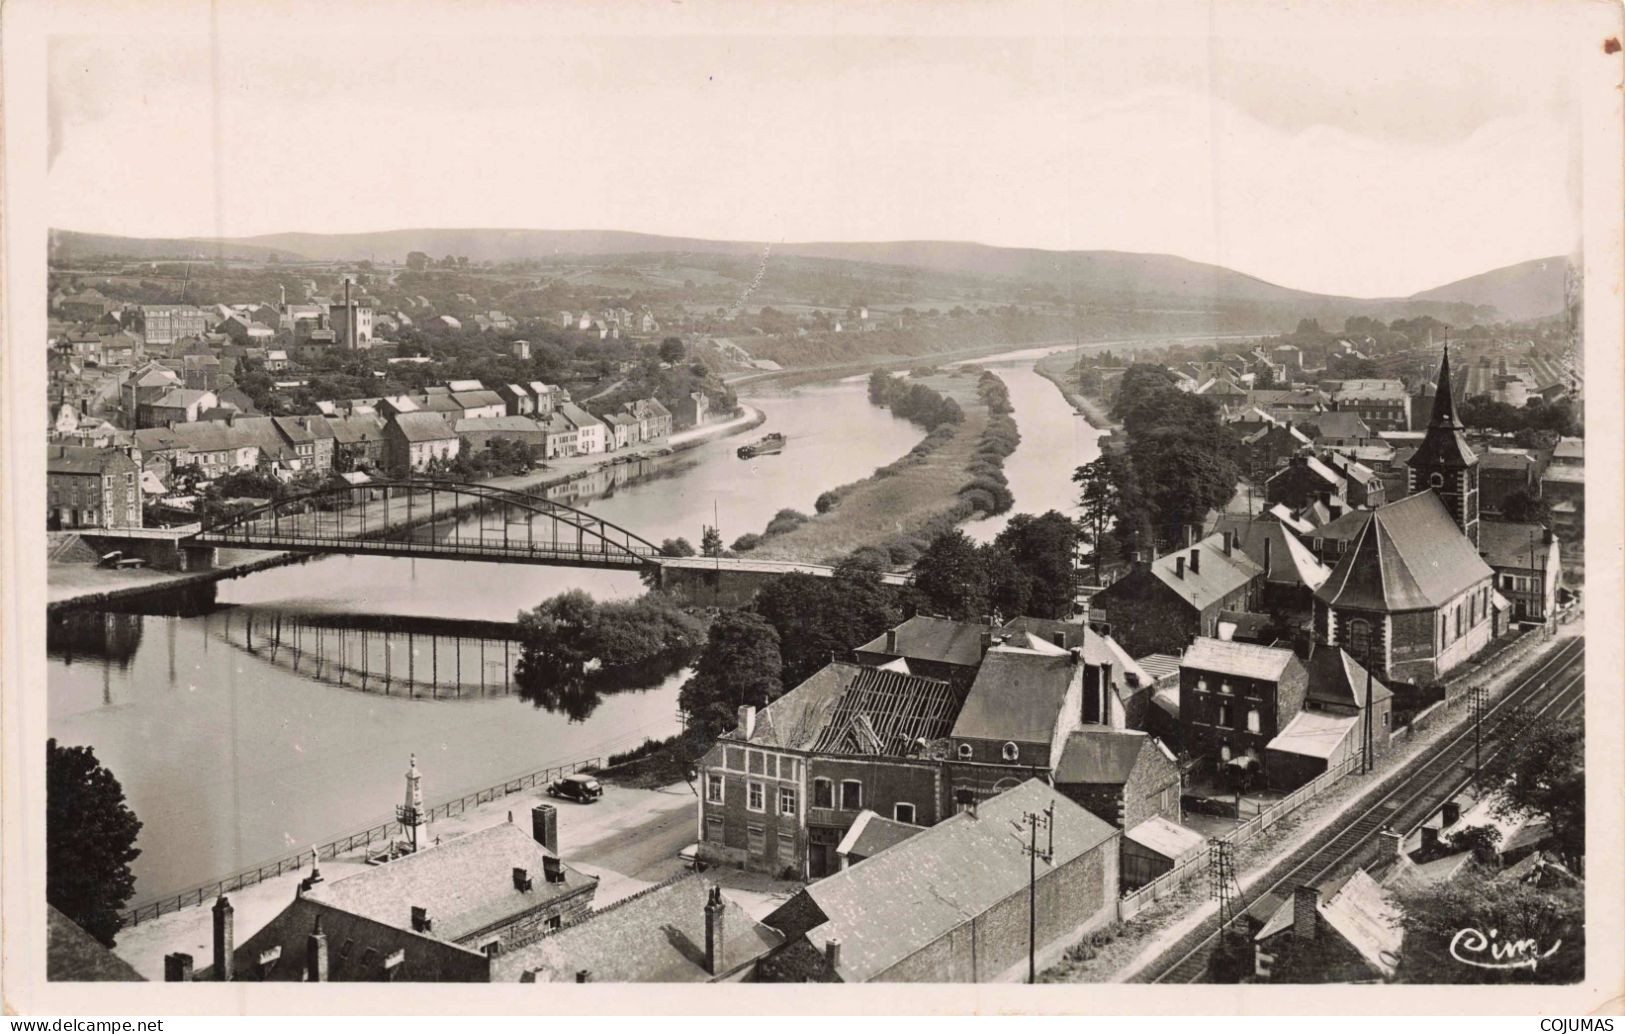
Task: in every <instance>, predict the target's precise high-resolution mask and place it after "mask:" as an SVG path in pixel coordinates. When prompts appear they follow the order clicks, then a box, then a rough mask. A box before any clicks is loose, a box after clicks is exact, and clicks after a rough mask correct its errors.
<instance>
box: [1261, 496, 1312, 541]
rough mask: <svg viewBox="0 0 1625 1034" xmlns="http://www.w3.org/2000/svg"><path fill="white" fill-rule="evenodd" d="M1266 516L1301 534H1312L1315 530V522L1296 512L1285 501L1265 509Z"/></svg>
mask: <svg viewBox="0 0 1625 1034" xmlns="http://www.w3.org/2000/svg"><path fill="white" fill-rule="evenodd" d="M1264 516H1265V517H1267V518H1269V519H1270V520H1272V521H1275V522H1277V523H1279V524H1281V525H1282V526H1283V527H1286V528H1288V529H1290V530H1292V531H1294V532H1297V533H1298V534H1299V535H1312V534H1314V531H1315V526H1314V524H1312V523H1311V522H1309V521H1306V520H1304V519H1303V518H1301V517H1299V516H1297V515H1296V514H1294V513H1293V512H1292V510H1291V509H1290V508H1288V506H1287V505H1286V504H1285V503H1276V504H1274V505H1273V506H1271V507H1270V508H1269V509H1268V510H1265V511H1264Z"/></svg>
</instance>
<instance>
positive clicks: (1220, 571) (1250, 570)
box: [1151, 535, 1264, 610]
mask: <svg viewBox="0 0 1625 1034" xmlns="http://www.w3.org/2000/svg"><path fill="white" fill-rule="evenodd" d="M1192 549H1195V550H1199V551H1200V555H1201V558H1202V562H1201V565H1200V567H1201V570H1199V571H1193V570H1191V565H1190V554H1191V550H1192ZM1179 557H1184V558H1185V561H1186V563H1185V573H1184V576H1183V577H1181V576H1178V575H1176V574H1174V568H1175V563H1174V561H1175V560H1176V559H1177V558H1179ZM1263 571H1264V569H1263V568H1262V567H1259V566H1258V564H1256V563H1254V562H1253V561H1252V560H1250V559H1249V558H1248V557H1247V554H1246V553H1243V552H1242V551H1240V550H1235V551H1233V552H1232V553H1231V555H1229V556H1226V555H1225V553H1224V546H1223V540H1222V539H1221V538H1220V537H1219V536H1217V535H1209V536H1208V537H1207V538H1205V539H1202V540H1201V541H1200V542H1198V543H1196V545H1194V546H1190V547H1187V548H1185V549H1181V550H1179V551H1178V552H1175V553H1169V554H1168V555H1167V556H1160V557H1158V558H1157V559H1156V560H1153V561H1152V562H1151V573H1152V574H1154V575H1155V576H1156V577H1157V579H1158V580H1159V581H1161V582H1162V584H1164V585H1166V586H1168V587H1169V588H1170V589H1172V590H1174V592H1176V593H1178V594H1179V595H1180V596H1181V597H1183V598H1184V599H1185V600H1186V602H1188V603H1189V604H1190V605H1191V606H1192V607H1195V608H1196V609H1197V610H1205V609H1207V607H1208V606H1210V605H1211V604H1213V603H1216V602H1217V601H1219V600H1221V599H1223V598H1224V597H1226V596H1228V595H1229V594H1230V593H1232V592H1235V591H1236V590H1237V589H1239V588H1241V587H1242V586H1244V585H1246V584H1247V583H1248V582H1250V581H1252V580H1253V579H1254V578H1256V577H1258V576H1259V575H1260V574H1262V573H1263Z"/></svg>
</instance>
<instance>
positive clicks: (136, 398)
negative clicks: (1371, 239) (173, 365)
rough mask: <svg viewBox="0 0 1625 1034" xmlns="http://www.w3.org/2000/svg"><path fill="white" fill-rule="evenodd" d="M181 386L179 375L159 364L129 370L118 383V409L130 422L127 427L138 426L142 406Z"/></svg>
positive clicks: (150, 363) (149, 363) (151, 363)
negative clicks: (122, 411)
mask: <svg viewBox="0 0 1625 1034" xmlns="http://www.w3.org/2000/svg"><path fill="white" fill-rule="evenodd" d="M183 385H184V382H183V381H182V379H181V375H180V374H178V373H176V372H175V371H174V370H172V369H170V368H169V367H167V366H163V365H161V364H159V363H154V362H147V363H143V364H142V365H140V366H138V367H136V368H135V369H133V370H131V371H130V372H129V373H128V374H127V375H126V376H125V378H124V380H123V381H121V382H120V383H119V407H120V408H121V409H123V410H124V415H125V418H126V419H127V420H129V421H130V423H129V425H127V426H131V427H134V426H138V425H137V420H138V418H139V416H140V412H141V407H142V406H144V405H147V404H148V403H151V402H155V401H157V400H158V399H159V398H162V397H163V396H164V395H166V394H167V393H168V392H169V391H170V389H172V388H179V387H182V386H183Z"/></svg>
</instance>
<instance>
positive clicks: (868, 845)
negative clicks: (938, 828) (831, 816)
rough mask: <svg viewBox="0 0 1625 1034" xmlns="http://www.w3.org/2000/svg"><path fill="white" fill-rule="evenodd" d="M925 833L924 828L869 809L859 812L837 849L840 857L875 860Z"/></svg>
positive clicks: (836, 851)
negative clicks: (882, 853) (883, 852)
mask: <svg viewBox="0 0 1625 1034" xmlns="http://www.w3.org/2000/svg"><path fill="white" fill-rule="evenodd" d="M923 832H925V827H924V826H916V825H913V824H911V823H908V822H898V821H897V820H896V819H888V818H886V817H884V816H882V815H878V814H876V813H875V812H873V811H870V810H869V809H868V808H865V809H863V810H862V811H860V812H858V817H857V818H855V819H853V820H852V825H851V826H850V827H849V828H848V829H847V831H846V835H845V836H844V837H842V838H841V842H840V844H839V845H838V846H837V847H836V848H835V853H836V854H838V855H857V856H858V857H859V858H873V857H874V856H875V855H877V854H879V853H880V852H882V851H884V850H886V848H888V847H892V846H894V845H896V844H901V843H902V842H903V841H905V840H907V839H908V838H910V837H912V836H916V835H918V834H920V833H923Z"/></svg>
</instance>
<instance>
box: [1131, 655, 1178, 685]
mask: <svg viewBox="0 0 1625 1034" xmlns="http://www.w3.org/2000/svg"><path fill="white" fill-rule="evenodd" d="M1139 665H1140V669H1141V670H1142V671H1144V672H1145V673H1146V674H1147V675H1149V676H1151V678H1152V680H1153V681H1156V682H1161V681H1162V680H1163V679H1166V678H1170V677H1177V676H1178V675H1179V658H1178V657H1175V656H1174V655H1173V654H1171V653H1150V654H1146V655H1145V656H1144V657H1141V658H1140V659H1139Z"/></svg>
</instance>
